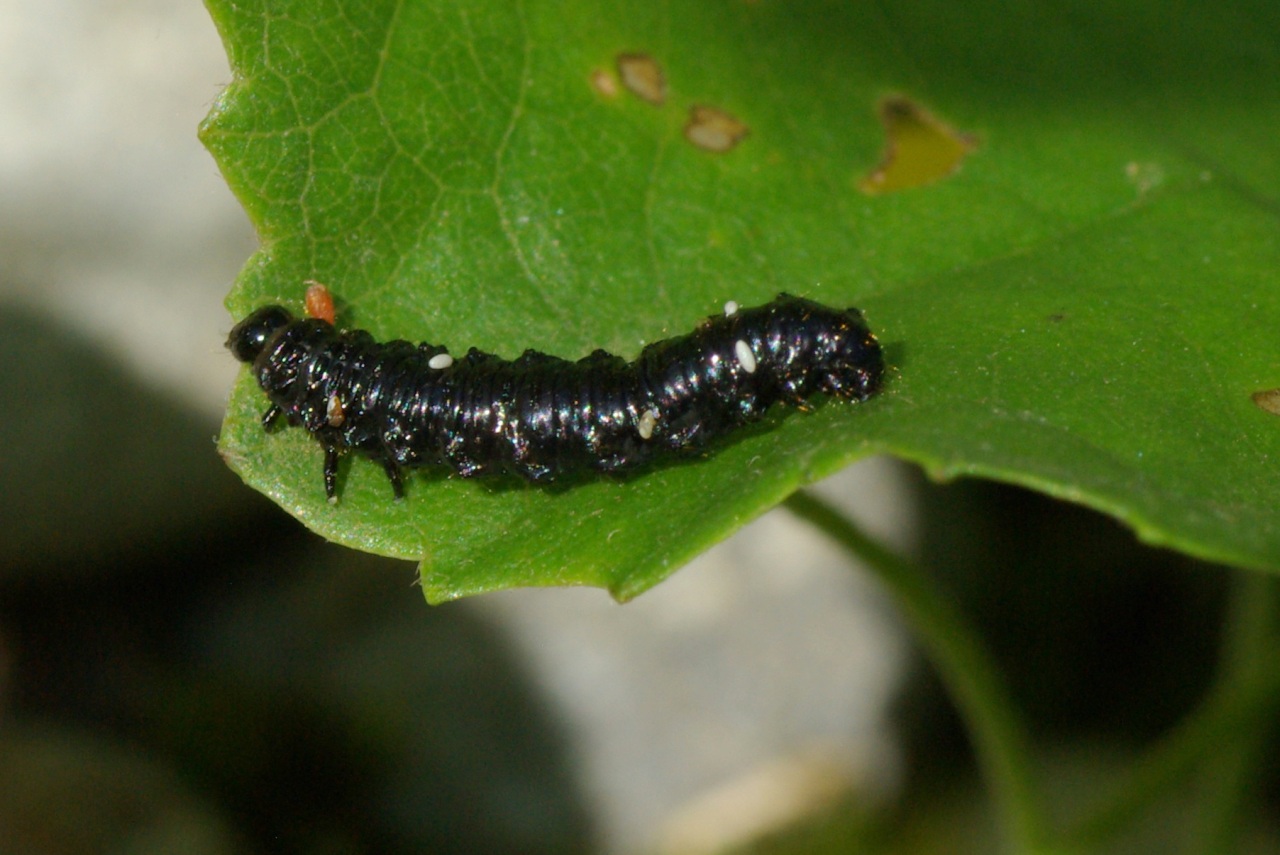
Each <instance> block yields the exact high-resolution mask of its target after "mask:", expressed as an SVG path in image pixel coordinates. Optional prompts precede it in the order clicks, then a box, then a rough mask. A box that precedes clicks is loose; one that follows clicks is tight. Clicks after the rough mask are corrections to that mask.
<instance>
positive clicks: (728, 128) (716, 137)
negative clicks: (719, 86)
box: [684, 105, 751, 152]
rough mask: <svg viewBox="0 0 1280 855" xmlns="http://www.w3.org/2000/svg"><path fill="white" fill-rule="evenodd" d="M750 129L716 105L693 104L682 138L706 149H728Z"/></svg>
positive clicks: (740, 140) (739, 140)
mask: <svg viewBox="0 0 1280 855" xmlns="http://www.w3.org/2000/svg"><path fill="white" fill-rule="evenodd" d="M750 132H751V129H750V128H748V127H747V126H746V125H744V124H743V123H742V122H740V121H738V119H737V118H735V117H734V116H731V115H729V114H728V113H726V112H725V111H723V110H720V109H717V108H716V107H705V106H701V105H694V106H693V107H690V108H689V121H688V122H686V123H685V126H684V138H685V139H687V140H688V141H689V142H691V143H693V144H694V145H696V146H697V147H698V148H704V149H706V150H707V151H717V152H719V151H728V150H729V149H731V148H733V147H734V146H736V145H737V144H738V143H740V142H742V139H743V137H745V136H746V135H747V134H748V133H750Z"/></svg>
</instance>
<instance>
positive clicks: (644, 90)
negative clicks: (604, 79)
mask: <svg viewBox="0 0 1280 855" xmlns="http://www.w3.org/2000/svg"><path fill="white" fill-rule="evenodd" d="M618 76H619V77H621V78H622V85H623V86H625V87H627V89H629V90H630V91H631V93H632V94H633V95H635V96H636V97H638V98H640V99H642V100H645V101H648V102H649V103H650V104H654V105H657V106H661V105H662V103H663V102H664V101H666V100H667V81H666V78H665V77H663V75H662V66H660V65H658V63H657V61H656V60H655V59H654V58H653V57H651V56H649V55H648V54H643V53H620V54H618Z"/></svg>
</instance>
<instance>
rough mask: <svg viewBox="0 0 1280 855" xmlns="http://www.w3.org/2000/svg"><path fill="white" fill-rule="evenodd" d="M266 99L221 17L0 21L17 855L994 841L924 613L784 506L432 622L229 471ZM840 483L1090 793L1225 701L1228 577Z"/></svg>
mask: <svg viewBox="0 0 1280 855" xmlns="http://www.w3.org/2000/svg"><path fill="white" fill-rule="evenodd" d="M228 80H229V72H228V69H227V64H226V60H225V57H224V55H223V53H222V49H221V46H220V44H219V43H218V39H217V35H216V33H215V31H214V29H213V26H212V24H211V23H210V21H209V20H208V18H207V16H206V14H205V12H204V10H203V8H202V7H201V6H200V5H199V4H198V3H196V2H194V0H190V2H183V3H174V2H171V0H166V2H161V1H160V0H121V2H107V3H87V2H83V0H46V2H44V3H40V4H29V3H28V4H24V3H18V2H12V0H11V2H0V358H2V359H3V362H2V363H0V364H3V365H4V366H5V370H4V371H3V372H2V373H0V400H3V401H5V402H6V412H5V417H4V418H3V419H0V484H2V485H3V488H4V489H3V490H0V851H3V852H29V853H64V852H65V853H83V852H129V853H150V852H157V853H159V852H175V851H182V852H186V853H206V852H207V853H221V852H261V853H303V852H306V853H361V852H370V853H372V852H387V853H399V852H406V853H407V852H492V853H500V852H513V853H515V852H530V853H536V852H600V853H640V852H665V853H688V854H689V855H692V853H707V852H717V851H730V850H738V851H797V852H820V851H854V850H855V849H857V850H859V851H862V850H864V849H865V851H956V848H955V847H956V846H957V844H958V843H959V842H960V841H963V840H967V839H971V840H972V841H975V843H974V846H975V847H977V848H975V850H974V851H982V843H981V841H983V840H984V839H985V837H984V835H985V834H986V833H987V829H986V827H985V823H984V822H983V820H982V818H981V817H982V812H981V810H980V806H981V804H982V801H983V795H982V792H981V789H980V786H979V785H978V784H977V783H975V780H974V778H973V775H972V772H971V771H970V767H971V763H970V760H969V753H968V750H967V748H966V746H965V740H964V737H963V734H962V732H961V730H960V729H959V727H958V725H957V724H956V720H955V717H954V714H953V713H952V712H951V711H950V707H949V706H948V705H947V703H946V701H945V699H944V698H943V697H942V696H941V693H940V692H939V691H938V690H937V686H936V683H935V681H934V680H933V679H932V677H931V676H930V672H929V671H928V669H927V667H925V666H924V665H922V664H921V663H920V661H919V659H918V657H916V656H914V655H913V653H912V650H911V647H910V642H909V640H908V637H907V635H906V633H905V632H904V631H903V629H902V628H901V626H900V624H899V622H898V619H897V617H896V615H895V612H894V609H893V607H892V605H891V604H890V603H888V602H887V601H886V600H885V599H884V597H883V596H882V595H881V594H880V592H879V591H878V590H877V588H876V586H875V585H874V583H873V582H872V581H870V579H869V577H867V576H866V575H864V573H863V572H862V571H861V570H860V569H859V568H856V567H852V566H849V564H848V563H847V561H846V559H845V558H844V557H843V556H842V555H841V554H840V553H839V552H838V551H836V550H835V549H833V548H832V547H830V546H829V545H828V544H827V543H826V542H825V541H824V540H823V539H822V538H821V537H820V536H819V535H817V534H816V533H815V532H813V531H811V530H809V529H807V528H806V527H805V526H804V525H803V524H801V523H799V522H798V521H796V520H794V519H792V518H791V517H789V516H787V515H786V514H785V513H782V512H775V513H774V514H771V515H769V516H767V517H765V518H763V519H761V520H759V521H758V522H757V523H755V524H753V525H752V526H750V527H748V528H747V529H746V530H745V531H744V532H743V533H742V534H741V535H739V536H738V537H735V538H734V539H733V540H731V541H730V542H728V543H726V544H723V545H722V546H721V547H719V548H717V549H715V550H713V551H712V552H710V553H708V554H707V555H706V556H704V557H703V558H702V559H700V560H698V561H697V562H695V563H694V564H693V565H691V566H689V567H687V568H685V569H684V570H681V571H680V572H679V573H678V574H677V575H676V576H675V577H673V578H672V579H671V580H670V581H668V582H667V583H665V584H663V585H661V586H659V587H658V588H657V589H655V590H654V591H652V592H650V593H647V594H645V595H644V596H642V597H640V598H639V599H638V600H637V601H635V602H633V603H630V604H628V605H626V606H619V605H617V604H615V603H613V602H612V601H611V600H610V599H609V598H608V597H607V595H606V594H604V593H603V592H600V591H593V590H536V591H513V592H507V593H503V594H499V595H491V596H486V597H481V598H478V599H475V600H471V601H466V602H462V603H456V604H450V605H446V606H442V607H438V608H431V607H428V606H427V605H426V604H425V602H424V600H423V598H422V596H421V592H420V590H419V589H418V588H417V587H415V570H414V567H413V566H412V565H411V564H407V563H403V562H392V561H385V560H379V559H374V558H370V557H367V556H361V555H358V554H356V553H353V552H349V551H346V550H342V549H339V548H336V547H332V546H329V545H327V544H324V543H322V542H321V541H319V540H318V539H317V538H315V537H314V536H312V535H310V534H308V533H307V532H305V531H304V530H302V529H301V528H300V526H299V525H297V524H296V523H294V522H293V521H292V520H291V519H289V518H287V517H285V516H284V515H283V514H282V513H281V512H279V511H277V510H276V509H275V508H274V507H273V506H271V505H270V504H269V503H267V502H266V501H265V500H264V499H261V498H260V497H258V496H257V495H256V494H254V493H253V492H251V491H250V490H248V489H247V488H245V487H244V486H242V485H241V484H240V483H239V482H238V480H237V479H236V478H235V477H234V476H233V475H231V473H230V472H229V471H228V470H226V468H225V467H224V466H223V465H222V463H221V461H220V460H219V459H218V457H217V455H216V453H215V451H214V443H213V438H214V436H215V434H216V432H217V428H218V423H219V420H220V415H221V409H222V406H223V404H224V402H225V397H226V395H227V392H228V390H229V389H230V385H231V382H232V378H233V377H234V375H235V371H236V368H237V366H236V365H235V363H234V362H233V360H232V359H231V358H230V357H229V355H228V354H227V353H226V352H225V350H224V349H223V347H222V342H223V340H224V338H225V336H226V332H227V330H228V329H229V327H230V324H231V318H230V317H229V316H228V315H227V313H226V311H225V310H224V309H223V307H222V298H223V295H224V294H225V293H226V291H227V289H228V288H229V286H230V284H231V282H232V280H233V279H234V277H235V275H236V273H237V271H238V269H239V267H240V265H241V264H242V263H243V262H244V260H245V259H246V258H247V257H248V255H249V254H250V253H251V252H252V251H253V249H254V247H255V239H254V235H253V233H252V230H251V229H250V227H249V224H248V222H247V220H246V218H245V216H244V214H243V212H242V211H241V210H240V208H239V205H238V204H237V203H236V201H235V200H234V199H233V198H232V197H231V195H230V193H229V192H228V190H227V188H226V186H225V184H224V183H223V181H222V179H221V177H220V176H219V174H218V171H217V169H216V167H215V166H214V164H213V161H212V159H211V158H210V157H209V156H208V155H207V154H206V153H205V152H204V150H203V149H202V148H201V147H200V145H199V143H198V142H197V140H196V136H195V132H196V126H197V123H198V122H199V121H200V119H201V118H202V117H203V115H204V113H205V112H206V111H207V110H208V108H209V106H210V104H211V102H212V100H213V98H214V97H215V95H216V94H217V93H218V91H219V90H220V88H221V87H222V86H223V85H225V84H226V83H227V82H228ZM821 489H822V490H823V492H824V495H826V496H827V497H828V498H830V499H831V500H833V501H835V502H837V503H838V504H840V505H841V506H842V507H845V508H847V509H849V510H850V511H851V513H853V514H854V515H855V516H856V517H857V518H858V519H859V520H860V521H861V522H862V523H863V524H865V525H866V527H867V528H868V529H869V530H870V531H871V532H872V533H873V534H875V535H876V536H878V537H881V538H883V539H884V540H885V541H886V542H887V543H889V544H891V545H892V546H894V547H895V548H897V549H899V550H902V551H904V552H908V553H910V554H912V555H914V556H916V557H918V558H919V559H920V560H922V561H924V562H925V563H926V564H927V565H928V566H930V567H931V568H936V570H937V572H938V574H939V575H940V577H941V578H940V584H945V585H947V586H949V589H950V590H951V591H953V592H954V595H955V596H956V597H957V598H959V599H960V600H961V601H962V602H964V603H965V604H966V606H967V607H968V608H970V609H971V610H972V611H973V613H974V614H975V615H977V622H978V625H979V626H981V627H982V629H983V632H984V633H987V634H988V638H989V640H990V641H991V643H992V645H993V646H994V647H995V648H996V651H997V655H998V657H999V658H1000V661H1001V664H1002V665H1003V666H1004V667H1006V668H1007V673H1008V674H1009V675H1010V678H1011V680H1012V681H1013V683H1014V685H1015V689H1016V691H1017V693H1018V696H1019V699H1020V701H1021V702H1023V703H1024V704H1025V706H1026V708H1027V709H1028V711H1029V712H1030V714H1031V715H1032V719H1033V722H1034V723H1035V726H1036V729H1037V733H1038V734H1039V735H1040V736H1041V737H1042V739H1043V740H1044V742H1045V744H1046V745H1047V746H1050V748H1051V749H1053V751H1055V752H1057V753H1055V754H1054V755H1053V756H1055V757H1056V758H1057V762H1058V763H1060V766H1061V768H1062V769H1064V770H1066V773H1064V778H1065V779H1070V777H1071V774H1077V775H1078V773H1079V772H1080V771H1081V770H1088V769H1091V768H1094V767H1096V766H1103V767H1105V766H1106V765H1107V764H1108V763H1112V762H1114V760H1115V758H1118V757H1123V756H1124V755H1125V753H1126V751H1127V750H1128V748H1127V747H1128V746H1130V745H1132V744H1133V743H1134V741H1135V740H1142V739H1146V738H1149V737H1150V736H1152V735H1154V734H1156V733H1158V732H1159V731H1160V730H1161V729H1162V728H1164V727H1165V726H1167V725H1168V724H1169V723H1170V722H1172V721H1174V720H1176V718H1177V716H1178V715H1179V714H1180V713H1181V712H1183V711H1184V710H1185V709H1186V708H1187V707H1188V706H1189V705H1190V704H1191V703H1193V701H1194V700H1195V698H1196V696H1197V694H1198V692H1199V691H1200V690H1201V689H1202V688H1203V686H1204V684H1205V681H1206V679H1207V675H1208V673H1209V669H1210V668H1211V667H1212V665H1213V656H1214V650H1215V645H1216V632H1217V629H1216V627H1217V625H1218V620H1219V614H1220V611H1221V607H1222V601H1223V590H1224V585H1225V582H1226V579H1227V574H1226V573H1224V572H1222V571H1221V570H1220V569H1219V568H1205V567H1202V566H1199V565H1197V564H1195V563H1194V562H1190V561H1187V560H1185V559H1182V558H1180V557H1178V556H1175V555H1172V554H1169V553H1160V552H1154V551H1150V550H1144V549H1142V548H1140V547H1138V546H1137V545H1136V544H1135V543H1134V542H1133V540H1132V538H1131V536H1130V535H1129V534H1128V533H1127V532H1126V531H1123V530H1121V529H1119V528H1118V527H1117V526H1115V525H1113V524H1112V523H1110V522H1109V521H1107V520H1103V519H1101V518H1099V517H1097V516H1095V515H1093V514H1091V513H1088V512H1085V511H1081V510H1078V509H1074V508H1068V507H1065V506H1061V505H1058V504H1055V503H1052V502H1049V501H1047V500H1043V499H1040V498H1037V497H1034V496H1031V495H1029V494H1025V493H1022V492H1019V491H1015V490H1012V489H1009V488H1001V487H996V486H992V485H981V484H960V485H951V486H947V487H938V486H936V485H929V484H926V483H924V481H923V479H922V478H921V477H920V476H919V475H918V473H916V472H915V471H914V470H912V469H909V468H907V467H904V466H901V465H899V464H896V463H894V462H892V461H888V460H871V461H867V462H865V463H863V464H860V465H858V466H856V467H853V468H852V469H851V470H850V471H849V472H847V473H845V474H844V475H841V476H840V477H838V478H837V479H834V480H833V481H831V482H829V483H827V484H825V485H823V486H822V488H821ZM1082 745H1087V746H1088V750H1081V749H1080V746H1082ZM1067 773H1070V774H1067ZM886 828H893V829H895V831H894V833H893V834H892V835H890V834H888V833H887V832H886V831H884V829H886ZM904 829H905V831H904Z"/></svg>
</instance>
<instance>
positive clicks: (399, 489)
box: [382, 457, 404, 500]
mask: <svg viewBox="0 0 1280 855" xmlns="http://www.w3.org/2000/svg"><path fill="white" fill-rule="evenodd" d="M382 468H383V469H386V470H387V477H388V478H389V479H391V489H392V490H393V491H394V492H395V494H396V499H397V500H399V499H403V498H404V479H403V478H402V477H400V467H399V466H397V465H396V462H395V461H394V460H392V459H391V458H389V457H388V458H386V459H385V460H383V461H382Z"/></svg>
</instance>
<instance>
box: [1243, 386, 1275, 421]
mask: <svg viewBox="0 0 1280 855" xmlns="http://www.w3.org/2000/svg"><path fill="white" fill-rule="evenodd" d="M1250 397H1251V398H1253V403H1254V404H1256V405H1257V407H1258V409H1260V410H1266V411H1267V412H1268V413H1271V414H1272V415H1273V416H1280V389H1262V390H1260V391H1257V392H1254V393H1253V394H1252V395H1251V396H1250Z"/></svg>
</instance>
